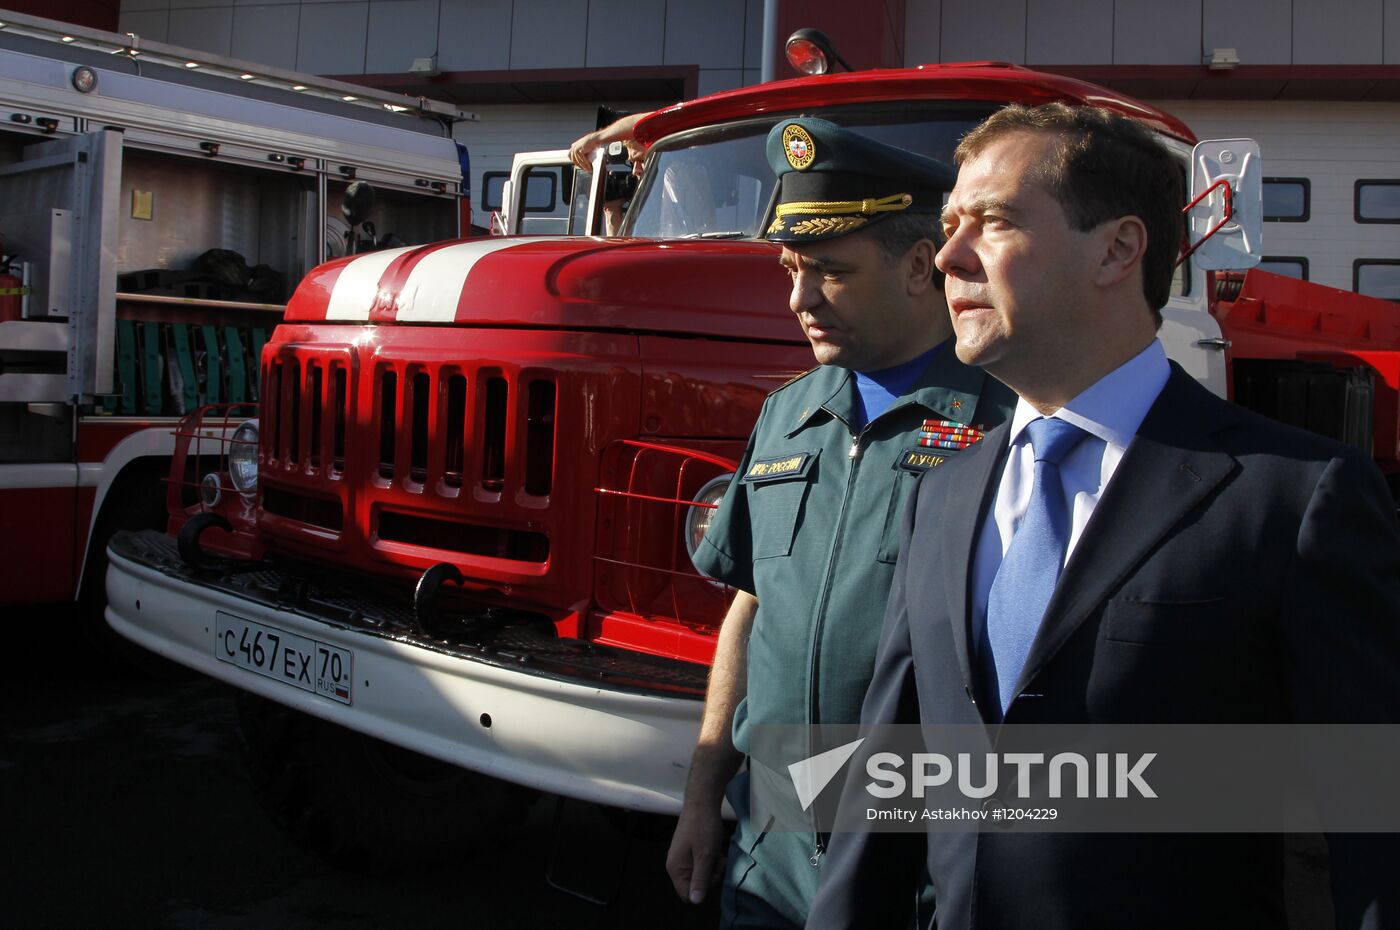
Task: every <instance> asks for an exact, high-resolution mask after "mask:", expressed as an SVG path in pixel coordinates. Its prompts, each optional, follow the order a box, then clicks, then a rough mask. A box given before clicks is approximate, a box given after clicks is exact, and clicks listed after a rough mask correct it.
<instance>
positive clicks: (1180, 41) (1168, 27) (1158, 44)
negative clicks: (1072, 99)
mask: <svg viewBox="0 0 1400 930" xmlns="http://www.w3.org/2000/svg"><path fill="white" fill-rule="evenodd" d="M1113 61H1114V62H1115V63H1116V64H1120V65H1121V64H1127V65H1199V64H1200V63H1201V0H1173V2H1171V3H1163V2H1162V0H1114V4H1113Z"/></svg>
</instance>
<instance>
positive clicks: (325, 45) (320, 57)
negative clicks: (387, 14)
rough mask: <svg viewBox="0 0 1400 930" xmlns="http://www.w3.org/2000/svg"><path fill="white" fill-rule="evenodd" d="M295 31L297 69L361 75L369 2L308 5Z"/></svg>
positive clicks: (322, 72)
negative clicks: (299, 25)
mask: <svg viewBox="0 0 1400 930" xmlns="http://www.w3.org/2000/svg"><path fill="white" fill-rule="evenodd" d="M300 9H301V27H300V28H299V29H298V30H297V70H298V71H309V72H311V73H312V74H363V73H364V71H365V29H366V27H367V25H368V23H369V4H368V3H315V4H312V3H307V4H303V5H302V6H301V8H300Z"/></svg>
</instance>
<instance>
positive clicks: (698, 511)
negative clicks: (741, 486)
mask: <svg viewBox="0 0 1400 930" xmlns="http://www.w3.org/2000/svg"><path fill="white" fill-rule="evenodd" d="M733 477H734V473H733V472H730V473H728V474H725V475H720V476H719V477H718V478H711V479H710V480H709V481H707V482H705V486H704V487H702V488H701V489H700V491H699V493H697V494H696V495H695V497H694V498H693V500H694V501H695V503H696V504H711V505H714V506H709V507H695V506H692V507H690V508H689V509H688V512H687V513H686V516H685V551H686V554H688V555H689V556H690V561H691V564H692V565H693V564H694V563H695V553H697V552H699V551H700V541H701V540H703V539H704V538H705V533H706V532H708V531H709V529H710V521H711V520H713V519H714V517H715V513H716V512H717V511H716V509H715V507H717V506H718V505H719V502H720V501H721V500H723V499H724V492H725V491H727V490H729V480H730V479H731V478H733ZM696 571H700V570H699V569H698V568H697V569H696ZM700 574H702V575H703V574H705V573H704V572H700Z"/></svg>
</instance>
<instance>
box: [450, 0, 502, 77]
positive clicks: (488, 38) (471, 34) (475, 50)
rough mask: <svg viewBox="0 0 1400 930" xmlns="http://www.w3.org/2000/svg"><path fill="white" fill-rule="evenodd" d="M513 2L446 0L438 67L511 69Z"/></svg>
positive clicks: (459, 69) (498, 0) (458, 69)
mask: <svg viewBox="0 0 1400 930" xmlns="http://www.w3.org/2000/svg"><path fill="white" fill-rule="evenodd" d="M512 6H513V4H512V2H511V0H442V23H441V25H440V26H439V27H438V67H440V68H442V70H444V71H500V70H504V69H506V68H509V67H510V21H511V8H512Z"/></svg>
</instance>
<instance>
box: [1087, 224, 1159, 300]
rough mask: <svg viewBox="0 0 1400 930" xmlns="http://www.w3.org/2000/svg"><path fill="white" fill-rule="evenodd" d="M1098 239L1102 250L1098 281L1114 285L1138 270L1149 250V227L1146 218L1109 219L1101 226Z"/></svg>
mask: <svg viewBox="0 0 1400 930" xmlns="http://www.w3.org/2000/svg"><path fill="white" fill-rule="evenodd" d="M1098 241H1099V242H1100V243H1101V245H1102V251H1101V253H1100V255H1101V258H1100V260H1099V267H1098V274H1097V275H1096V276H1095V281H1094V283H1095V284H1097V285H1099V286H1100V287H1112V286H1113V285H1115V284H1118V283H1119V282H1121V281H1123V280H1124V279H1126V278H1128V277H1129V276H1130V275H1135V274H1137V273H1138V270H1139V269H1140V268H1141V267H1142V257H1143V255H1144V254H1145V253H1146V252H1147V227H1146V226H1145V225H1143V222H1142V220H1140V219H1138V218H1137V217H1136V216H1121V217H1119V218H1118V219H1116V220H1109V221H1107V222H1105V223H1104V224H1103V226H1102V227H1100V236H1099V237H1098Z"/></svg>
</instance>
